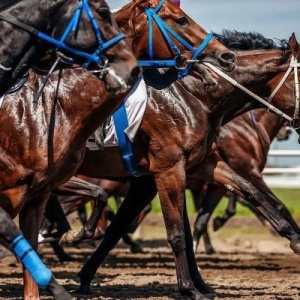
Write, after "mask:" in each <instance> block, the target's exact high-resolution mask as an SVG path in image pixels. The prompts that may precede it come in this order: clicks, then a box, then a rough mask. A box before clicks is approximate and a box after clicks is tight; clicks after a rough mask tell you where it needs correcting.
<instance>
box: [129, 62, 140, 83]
mask: <svg viewBox="0 0 300 300" xmlns="http://www.w3.org/2000/svg"><path fill="white" fill-rule="evenodd" d="M141 74H142V69H141V68H140V67H138V66H136V67H134V68H133V69H132V71H131V78H130V80H131V84H134V83H135V82H136V81H137V79H138V78H139V77H140V76H141Z"/></svg>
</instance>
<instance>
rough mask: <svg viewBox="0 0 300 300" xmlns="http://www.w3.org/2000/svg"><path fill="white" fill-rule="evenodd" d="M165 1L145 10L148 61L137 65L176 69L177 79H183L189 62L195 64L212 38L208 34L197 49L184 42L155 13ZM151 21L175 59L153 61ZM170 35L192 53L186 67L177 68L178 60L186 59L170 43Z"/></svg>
mask: <svg viewBox="0 0 300 300" xmlns="http://www.w3.org/2000/svg"><path fill="white" fill-rule="evenodd" d="M164 3H165V0H161V1H160V3H159V4H158V5H157V6H156V7H155V8H146V10H145V13H146V15H147V18H148V28H149V35H148V36H149V58H150V59H149V60H139V61H138V62H139V65H140V66H142V67H156V68H166V67H176V68H177V69H178V78H179V79H180V78H183V77H185V76H187V75H188V73H189V71H190V68H191V66H192V65H191V62H195V60H196V59H197V57H198V56H199V55H200V54H201V53H202V52H203V51H204V50H205V48H206V47H207V46H208V44H209V42H210V41H211V39H212V38H213V37H214V34H213V33H209V34H208V35H207V36H206V38H205V39H204V41H203V42H202V43H201V44H200V46H199V47H198V49H195V48H194V47H193V46H191V45H190V44H189V43H188V42H187V41H186V40H184V39H183V38H182V37H181V36H179V35H178V34H177V33H176V32H175V31H174V30H173V29H172V28H171V27H169V26H168V25H167V24H166V23H165V22H164V21H163V20H162V19H161V18H160V17H159V16H158V15H157V12H158V11H159V10H160V9H161V8H162V6H163V4H164ZM153 20H154V21H155V23H156V24H157V26H158V28H159V29H160V31H161V33H162V35H163V37H164V38H165V40H166V42H167V43H168V44H169V46H170V47H171V49H172V51H173V52H174V54H175V58H174V59H173V60H155V59H153ZM170 35H172V36H173V37H174V38H175V39H176V40H177V41H178V42H180V43H181V44H182V45H183V46H184V47H185V48H186V49H188V50H189V51H191V52H192V53H193V56H192V59H191V60H190V61H188V60H187V66H183V67H182V66H179V65H178V59H180V58H183V59H185V60H186V58H185V57H184V56H183V55H182V54H181V52H180V50H179V49H178V47H177V46H176V45H175V43H174V42H173V41H172V39H171V37H170Z"/></svg>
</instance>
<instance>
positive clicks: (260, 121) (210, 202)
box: [192, 109, 299, 253]
mask: <svg viewBox="0 0 300 300" xmlns="http://www.w3.org/2000/svg"><path fill="white" fill-rule="evenodd" d="M285 122H286V121H285V119H283V118H282V117H280V116H278V115H275V114H274V113H270V112H267V111H265V110H263V109H258V110H255V111H253V112H251V114H250V113H245V114H243V115H241V116H239V117H237V118H236V119H234V120H233V121H231V122H229V123H228V124H226V125H224V126H223V127H221V130H220V134H219V137H218V141H217V152H218V154H219V156H220V157H221V158H222V160H224V161H225V162H226V163H227V164H228V165H229V166H230V167H231V168H232V169H233V170H234V171H235V172H236V173H237V174H239V175H240V176H242V177H243V178H244V179H246V180H247V181H249V182H251V183H252V184H253V185H255V186H256V187H257V188H259V189H260V190H262V191H263V192H264V194H265V195H266V196H265V197H266V198H270V200H269V201H270V203H273V205H274V207H275V208H276V209H277V210H278V212H282V213H283V212H284V215H285V218H287V219H288V220H289V222H291V223H293V225H294V227H295V228H298V226H297V224H296V222H295V221H294V220H293V218H292V216H291V215H290V213H289V211H288V209H287V208H286V207H285V205H284V204H283V203H282V202H281V201H280V200H279V199H277V197H276V196H275V195H274V194H273V193H272V191H271V190H270V189H269V188H268V186H267V184H266V183H265V181H264V179H263V175H262V171H263V169H264V167H265V164H266V162H267V155H268V151H269V148H270V145H271V142H272V141H273V139H274V138H275V137H276V136H277V134H278V133H279V131H280V130H282V127H283V126H284V125H285ZM283 129H284V130H285V132H286V129H285V126H284V128H283ZM288 132H290V131H288ZM288 132H286V133H288ZM286 136H287V135H284V137H285V138H286ZM200 186H201V185H199V190H196V189H195V190H192V194H193V199H194V203H195V207H196V209H197V211H198V213H197V217H196V220H195V223H194V232H193V240H194V250H196V249H197V247H198V244H199V240H200V238H201V236H202V235H203V239H204V244H205V249H206V252H207V253H214V252H215V251H214V249H213V247H212V245H211V243H210V239H209V236H208V233H207V223H208V221H209V219H210V217H211V215H212V212H213V210H214V209H215V208H216V206H217V205H218V204H219V202H220V201H221V198H222V197H223V196H225V194H226V193H227V189H226V187H225V186H221V185H215V184H213V183H209V184H208V185H207V187H206V189H205V190H204V191H203V192H202V191H201V189H200ZM229 199H230V200H229V204H230V205H229V206H228V207H227V209H226V215H228V216H227V217H225V216H224V217H223V218H216V219H215V220H214V223H213V224H214V230H217V229H218V228H219V227H221V226H222V225H223V224H224V223H225V222H226V221H227V220H228V219H229V218H230V217H231V216H232V215H233V214H234V211H233V207H234V206H235V201H236V197H233V196H230V198H229ZM241 201H243V202H242V203H245V204H246V205H247V206H248V207H249V208H250V209H251V210H252V211H253V212H254V213H255V214H256V215H257V216H258V217H259V219H260V220H261V221H262V222H265V217H264V215H263V214H261V212H260V210H258V209H257V208H256V207H255V206H253V205H252V204H251V203H249V202H248V201H247V200H245V199H241ZM278 227H279V228H278V229H277V228H275V230H276V231H278V232H282V231H283V228H281V224H280V223H279V224H278ZM298 230H299V228H298Z"/></svg>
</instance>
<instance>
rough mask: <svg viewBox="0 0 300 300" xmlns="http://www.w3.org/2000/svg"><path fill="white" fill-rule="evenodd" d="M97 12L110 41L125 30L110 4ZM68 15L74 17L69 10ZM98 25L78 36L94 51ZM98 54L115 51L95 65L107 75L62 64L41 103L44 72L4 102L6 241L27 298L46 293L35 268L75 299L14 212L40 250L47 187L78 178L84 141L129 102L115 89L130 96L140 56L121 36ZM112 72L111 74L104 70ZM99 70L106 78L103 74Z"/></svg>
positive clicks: (0, 113) (0, 179)
mask: <svg viewBox="0 0 300 300" xmlns="http://www.w3.org/2000/svg"><path fill="white" fill-rule="evenodd" d="M69 2H70V1H69ZM92 3H94V2H92ZM69 4H70V7H68V6H64V8H63V9H62V10H61V11H60V14H62V13H63V12H65V10H69V9H71V8H73V5H74V3H73V2H72V3H71V2H70V3H69ZM94 9H96V10H100V11H101V12H102V13H104V14H105V16H106V17H105V18H103V16H102V13H99V11H98V17H97V18H95V19H94V22H95V24H94V27H95V26H96V25H97V28H99V27H101V30H102V33H101V34H102V35H103V37H105V39H106V40H107V41H108V42H109V41H113V39H115V37H116V36H118V35H119V34H121V33H120V32H119V29H118V27H117V25H116V23H115V22H113V21H112V16H111V13H110V11H109V9H108V6H107V4H106V3H105V2H104V1H100V2H99V1H98V3H97V4H95V6H93V10H94ZM90 13H92V10H91V11H90ZM65 15H66V16H69V12H68V13H66V14H65ZM62 19H63V20H64V19H65V18H64V17H63V18H62ZM58 24H60V23H58ZM80 24H81V23H80ZM84 24H85V23H84ZM82 26H83V24H81V25H80V30H78V34H79V36H81V35H82V34H80V32H81V28H82ZM84 27H85V26H84ZM94 29H95V28H94ZM94 29H92V28H91V32H90V31H89V29H87V30H85V34H84V35H85V38H84V39H83V41H82V40H80V38H79V37H78V41H79V42H80V43H81V45H82V43H83V42H84V43H86V45H87V46H88V47H87V49H89V48H90V46H91V45H93V48H94V49H97V43H96V39H95V36H94ZM1 33H2V31H1ZM91 33H92V34H93V35H91ZM13 36H14V35H12V37H13ZM122 37H123V35H122ZM76 43H77V42H76ZM1 46H2V44H1ZM94 46H95V47H94ZM107 49H108V48H107V47H106V50H107ZM99 54H101V56H103V55H104V54H105V55H110V60H109V61H111V62H109V61H107V63H106V65H105V66H102V67H101V68H102V69H101V70H100V66H99V67H97V69H99V70H97V69H96V68H95V70H96V72H100V73H95V74H96V75H94V74H93V75H92V74H91V73H90V72H88V71H85V70H82V69H81V68H76V69H70V68H69V67H68V68H66V69H60V70H59V71H56V72H54V73H53V74H52V75H51V76H50V78H49V81H48V83H47V84H46V85H45V87H44V90H43V91H42V93H41V97H40V99H39V101H38V102H37V103H34V102H33V101H32V100H33V98H34V95H35V94H36V93H37V89H38V87H40V86H43V79H44V77H45V76H44V75H43V74H40V75H38V74H37V73H36V72H33V71H30V74H29V78H28V81H27V82H26V84H25V85H24V87H23V88H22V89H20V90H19V91H17V92H16V93H15V94H10V95H6V96H5V97H4V99H3V102H2V106H1V110H0V123H1V129H2V131H1V132H2V134H1V135H0V145H1V146H0V149H1V150H0V151H1V158H0V189H1V191H0V204H1V210H0V215H1V224H2V227H1V238H2V239H3V240H4V241H5V242H6V243H8V244H9V245H10V247H11V248H12V250H13V251H14V253H15V254H16V255H17V256H18V257H19V258H20V259H21V260H22V262H23V264H24V266H25V268H26V269H24V298H25V299H29V298H30V299H38V297H39V296H38V289H37V287H36V285H35V283H34V282H33V281H32V278H31V276H30V275H29V273H30V274H31V275H32V276H33V277H34V280H35V281H36V282H37V283H38V284H39V286H40V287H43V288H46V289H47V290H49V291H50V292H51V293H52V294H53V295H54V297H55V299H70V298H71V296H70V294H69V293H67V292H66V291H65V290H64V289H63V288H62V287H60V286H59V284H58V283H57V281H56V280H55V279H54V277H53V276H52V274H51V272H50V271H49V270H48V269H46V268H45V266H44V265H42V263H41V261H40V260H39V258H38V257H37V256H36V254H35V252H34V251H33V249H32V247H31V246H30V245H29V244H28V243H27V241H26V240H25V239H24V237H23V236H22V235H21V231H19V230H18V229H17V228H16V227H15V225H14V224H13V223H12V221H11V220H10V218H9V217H8V215H7V213H8V214H9V216H10V217H12V218H14V217H15V216H16V215H17V214H18V213H19V212H20V219H19V220H20V228H21V229H22V231H23V234H24V235H25V237H28V240H29V242H30V243H31V245H32V246H33V247H34V248H36V246H37V235H38V230H39V227H40V221H41V216H42V214H43V210H44V207H45V204H46V200H47V196H48V195H47V194H48V193H47V191H48V190H50V189H51V188H52V187H53V186H55V185H56V184H57V185H59V184H61V183H62V182H63V181H66V180H68V179H69V178H70V177H71V176H72V174H73V173H74V172H75V170H76V168H77V165H78V163H79V161H80V157H81V155H82V151H83V150H84V145H85V140H86V139H87V138H88V137H89V135H90V134H91V133H92V132H93V130H94V129H96V128H97V126H98V125H100V124H101V122H104V120H105V119H107V117H108V116H109V115H110V114H111V113H112V112H113V111H114V110H115V109H116V108H117V107H118V106H119V105H120V103H121V100H122V99H120V98H113V99H111V97H112V96H113V94H114V93H116V92H120V91H122V92H123V93H124V92H125V91H126V90H128V88H129V87H130V85H132V84H133V83H135V81H136V80H137V77H138V76H139V72H140V68H139V67H138V66H137V60H136V59H135V57H134V56H133V53H132V51H131V49H130V48H129V46H128V45H127V44H126V43H125V41H124V40H122V39H119V38H118V42H117V43H115V42H112V43H111V44H110V45H109V50H108V51H107V53H102V50H101V51H100V49H99ZM97 56H98V54H97ZM99 57H100V56H99ZM103 58H104V56H103ZM102 71H103V72H104V73H103V74H101V73H102ZM106 72H109V74H105V73H106ZM99 75H101V76H102V75H103V76H102V77H101V78H100V77H98V76H99ZM73 84H74V85H73ZM93 122H95V124H93ZM41 195H42V196H41ZM16 234H17V235H16ZM34 235H36V236H34ZM24 248H25V250H24ZM41 266H42V267H41ZM44 271H45V272H44ZM42 275H43V276H42Z"/></svg>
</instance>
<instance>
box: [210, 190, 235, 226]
mask: <svg viewBox="0 0 300 300" xmlns="http://www.w3.org/2000/svg"><path fill="white" fill-rule="evenodd" d="M236 204H237V195H236V194H234V193H230V195H229V197H228V204H227V207H226V210H225V213H224V214H223V215H222V216H221V217H216V218H214V220H213V228H214V231H217V230H219V229H220V228H221V227H223V226H224V225H225V223H226V222H227V221H228V220H229V219H230V218H232V217H233V216H234V215H235V214H236Z"/></svg>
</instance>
